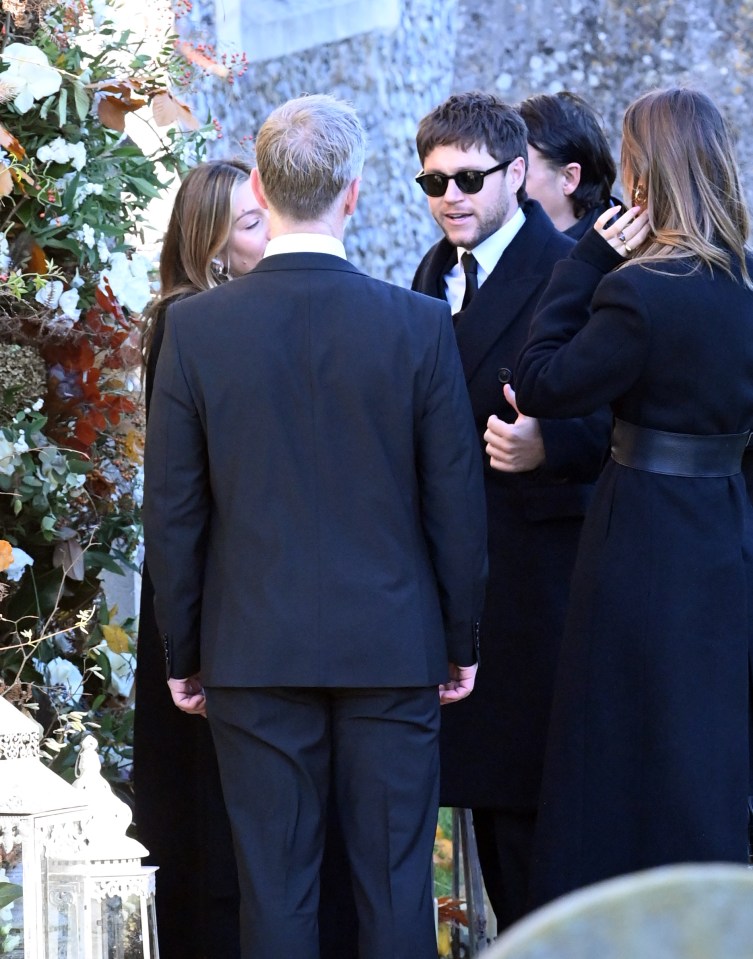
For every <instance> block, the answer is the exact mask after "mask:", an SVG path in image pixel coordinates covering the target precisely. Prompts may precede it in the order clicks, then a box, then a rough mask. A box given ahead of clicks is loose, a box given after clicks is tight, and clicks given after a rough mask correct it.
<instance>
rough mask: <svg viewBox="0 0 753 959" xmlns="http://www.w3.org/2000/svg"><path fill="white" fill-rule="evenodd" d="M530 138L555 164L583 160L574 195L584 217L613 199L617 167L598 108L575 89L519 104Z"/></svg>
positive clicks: (575, 207) (575, 208) (578, 212)
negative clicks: (593, 107)
mask: <svg viewBox="0 0 753 959" xmlns="http://www.w3.org/2000/svg"><path fill="white" fill-rule="evenodd" d="M518 111H519V113H520V115H521V116H522V117H523V119H524V120H525V124H526V126H527V127H528V142H529V143H530V145H531V146H532V147H533V148H534V149H535V150H538V151H539V153H540V154H541V155H542V156H543V157H544V159H545V160H548V161H549V163H551V164H552V165H553V166H555V167H563V166H567V164H568V163H579V164H580V183H579V184H578V186H577V187H576V189H575V190H574V191H573V193H572V194H571V195H570V200H571V201H572V204H573V212H574V213H575V216H576V218H578V219H580V218H581V217H582V216H583V215H584V214H585V213H588V211H589V210H593V209H594V207H598V206H604V205H606V204H607V203H609V197H610V194H611V192H612V184H613V183H614V180H615V177H616V176H617V167H616V165H615V162H614V160H613V158H612V154H611V152H610V150H609V144H608V143H607V138H606V136H605V135H604V130H603V129H602V127H601V124H600V123H599V119H598V117H597V115H596V112H595V111H594V110H593V109H592V108H591V107H590V106H589V105H588V104H587V103H586V101H585V100H584V99H583V98H582V97H579V96H578V95H577V94H575V93H570V92H568V91H567V90H563V91H561V92H560V93H555V94H545V93H542V94H539V95H538V96H534V97H529V98H528V99H527V100H524V101H523V102H522V103H521V104H520V106H519V107H518Z"/></svg>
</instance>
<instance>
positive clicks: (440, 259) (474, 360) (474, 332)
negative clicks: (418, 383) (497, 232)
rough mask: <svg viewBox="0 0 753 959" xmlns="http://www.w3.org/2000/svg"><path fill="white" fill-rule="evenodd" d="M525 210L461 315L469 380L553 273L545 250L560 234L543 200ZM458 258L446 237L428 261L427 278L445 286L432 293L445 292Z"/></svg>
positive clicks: (459, 333) (460, 336) (458, 333)
mask: <svg viewBox="0 0 753 959" xmlns="http://www.w3.org/2000/svg"><path fill="white" fill-rule="evenodd" d="M523 212H524V213H525V215H526V222H525V223H524V224H523V226H522V227H521V229H520V230H519V232H518V233H517V234H516V236H515V238H514V239H513V241H512V243H510V245H509V246H508V247H507V249H506V250H505V252H504V253H503V254H502V256H501V258H500V260H499V262H498V263H497V265H496V267H495V268H494V269H493V270H492V272H491V274H490V275H489V276H488V277H487V278H486V280H485V282H484V283H483V284H482V285H481V287H480V288H479V291H478V293H476V295H475V296H474V298H473V300H472V301H471V303H470V305H469V306H468V307H467V308H466V309H465V310H463V312H462V313H459V314H457V315H456V320H455V335H456V337H457V341H458V347H459V349H460V356H461V359H462V362H463V370H464V372H465V378H466V382H468V383H470V381H471V379H472V378H473V375H474V373H475V372H476V370H477V369H478V368H479V366H480V365H481V363H482V361H483V360H484V358H485V357H486V356H487V355H488V353H489V351H490V350H491V349H492V348H493V347H494V344H495V343H496V342H497V341H498V340H500V339H501V338H502V337H503V336H504V335H505V333H506V331H507V329H508V328H509V327H510V326H511V325H512V324H513V323H516V322H517V321H518V320H519V317H520V316H521V314H524V313H526V312H529V311H530V310H528V311H527V309H526V308H527V307H530V300H531V299H532V298H534V297H538V296H539V295H540V293H541V285H542V283H543V282H544V281H545V280H546V279H547V275H546V273H545V271H544V269H543V268H542V266H541V265H540V264H541V262H542V254H543V252H544V250H545V248H546V245H547V241H548V240H549V238H550V237H551V236H552V235H555V236H557V235H558V234H557V233H556V230H555V229H554V227H553V226H552V224H551V222H550V220H549V219H548V217H547V216H546V215H545V214H544V213H543V211H542V210H541V207H540V206H539V205H538V204H537V203H534V202H533V201H527V202H526V203H525V204H524V206H523ZM448 251H449V252H448ZM453 257H454V259H453ZM456 260H457V252H456V249H455V247H453V246H451V244H449V243H448V242H447V241H446V240H442V241H440V243H438V244H437V246H436V247H435V249H434V254H433V256H432V257H431V259H430V260H429V261H428V263H427V265H426V274H425V275H426V282H427V284H428V285H435V286H436V288H437V289H439V290H440V292H439V293H438V294H437V293H435V292H433V291H432V292H431V295H432V296H436V295H439V296H441V297H442V298H444V274H445V273H446V272H447V270H448V269H449V267H451V266H452V265H453V263H455V262H456ZM440 270H441V272H439V271H440ZM419 288H420V289H422V292H429V291H428V290H426V289H423V287H419Z"/></svg>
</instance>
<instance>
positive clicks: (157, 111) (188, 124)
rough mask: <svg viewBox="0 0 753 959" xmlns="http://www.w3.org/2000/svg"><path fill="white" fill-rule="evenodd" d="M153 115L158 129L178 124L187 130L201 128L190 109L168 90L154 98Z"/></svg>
mask: <svg viewBox="0 0 753 959" xmlns="http://www.w3.org/2000/svg"><path fill="white" fill-rule="evenodd" d="M152 114H153V116H154V122H155V123H156V124H157V126H158V127H167V126H170V124H171V123H177V124H178V125H179V126H181V127H184V128H185V129H187V130H198V129H199V127H200V126H201V124H200V123H199V121H198V120H197V118H196V117H195V116H194V115H193V113H191V110H190V109H189V107H187V106H186V105H185V103H181V102H180V100H176V99H175V97H174V96H173V95H172V93H170V92H169V91H168V90H163V91H162V92H161V93H157V94H156V95H155V96H153V97H152Z"/></svg>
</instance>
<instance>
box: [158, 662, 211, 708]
mask: <svg viewBox="0 0 753 959" xmlns="http://www.w3.org/2000/svg"><path fill="white" fill-rule="evenodd" d="M167 685H168V686H169V687H170V695H171V696H172V697H173V702H174V703H175V705H176V706H177V707H178V709H182V710H183V712H184V713H191V714H192V715H195V716H204V717H206V714H207V701H206V697H205V696H204V687H203V686H202V684H201V674H200V673H194V675H193V676H188V677H187V678H186V679H168V681H167Z"/></svg>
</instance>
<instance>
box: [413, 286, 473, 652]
mask: <svg viewBox="0 0 753 959" xmlns="http://www.w3.org/2000/svg"><path fill="white" fill-rule="evenodd" d="M440 312H441V315H442V321H441V324H440V328H439V336H438V341H437V348H436V355H435V358H434V363H433V369H432V370H431V374H430V378H429V381H428V388H427V390H426V396H425V402H424V404H423V409H422V411H421V414H420V417H419V421H418V424H417V472H418V481H419V489H420V499H421V515H422V524H423V529H424V534H425V536H426V539H427V542H428V544H429V549H430V552H431V557H432V562H433V565H434V571H435V575H436V578H437V582H438V584H439V594H440V601H441V605H442V614H443V620H444V626H445V636H446V641H447V657H448V661H449V662H451V663H455V664H456V665H459V666H467V665H470V664H472V663H474V662H476V660H477V658H478V635H479V621H480V617H481V610H482V607H483V602H484V588H485V584H486V573H487V554H486V500H485V496H484V484H483V475H482V461H481V451H480V449H479V446H478V439H477V436H476V428H475V425H474V422H473V414H472V412H471V406H470V400H469V398H468V391H467V389H466V385H465V377H464V375H463V369H462V366H461V363H460V355H459V353H458V349H457V344H456V342H455V335H454V332H453V329H452V321H451V318H450V311H449V308H448V307H447V305H446V304H442V307H441V311H440Z"/></svg>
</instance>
